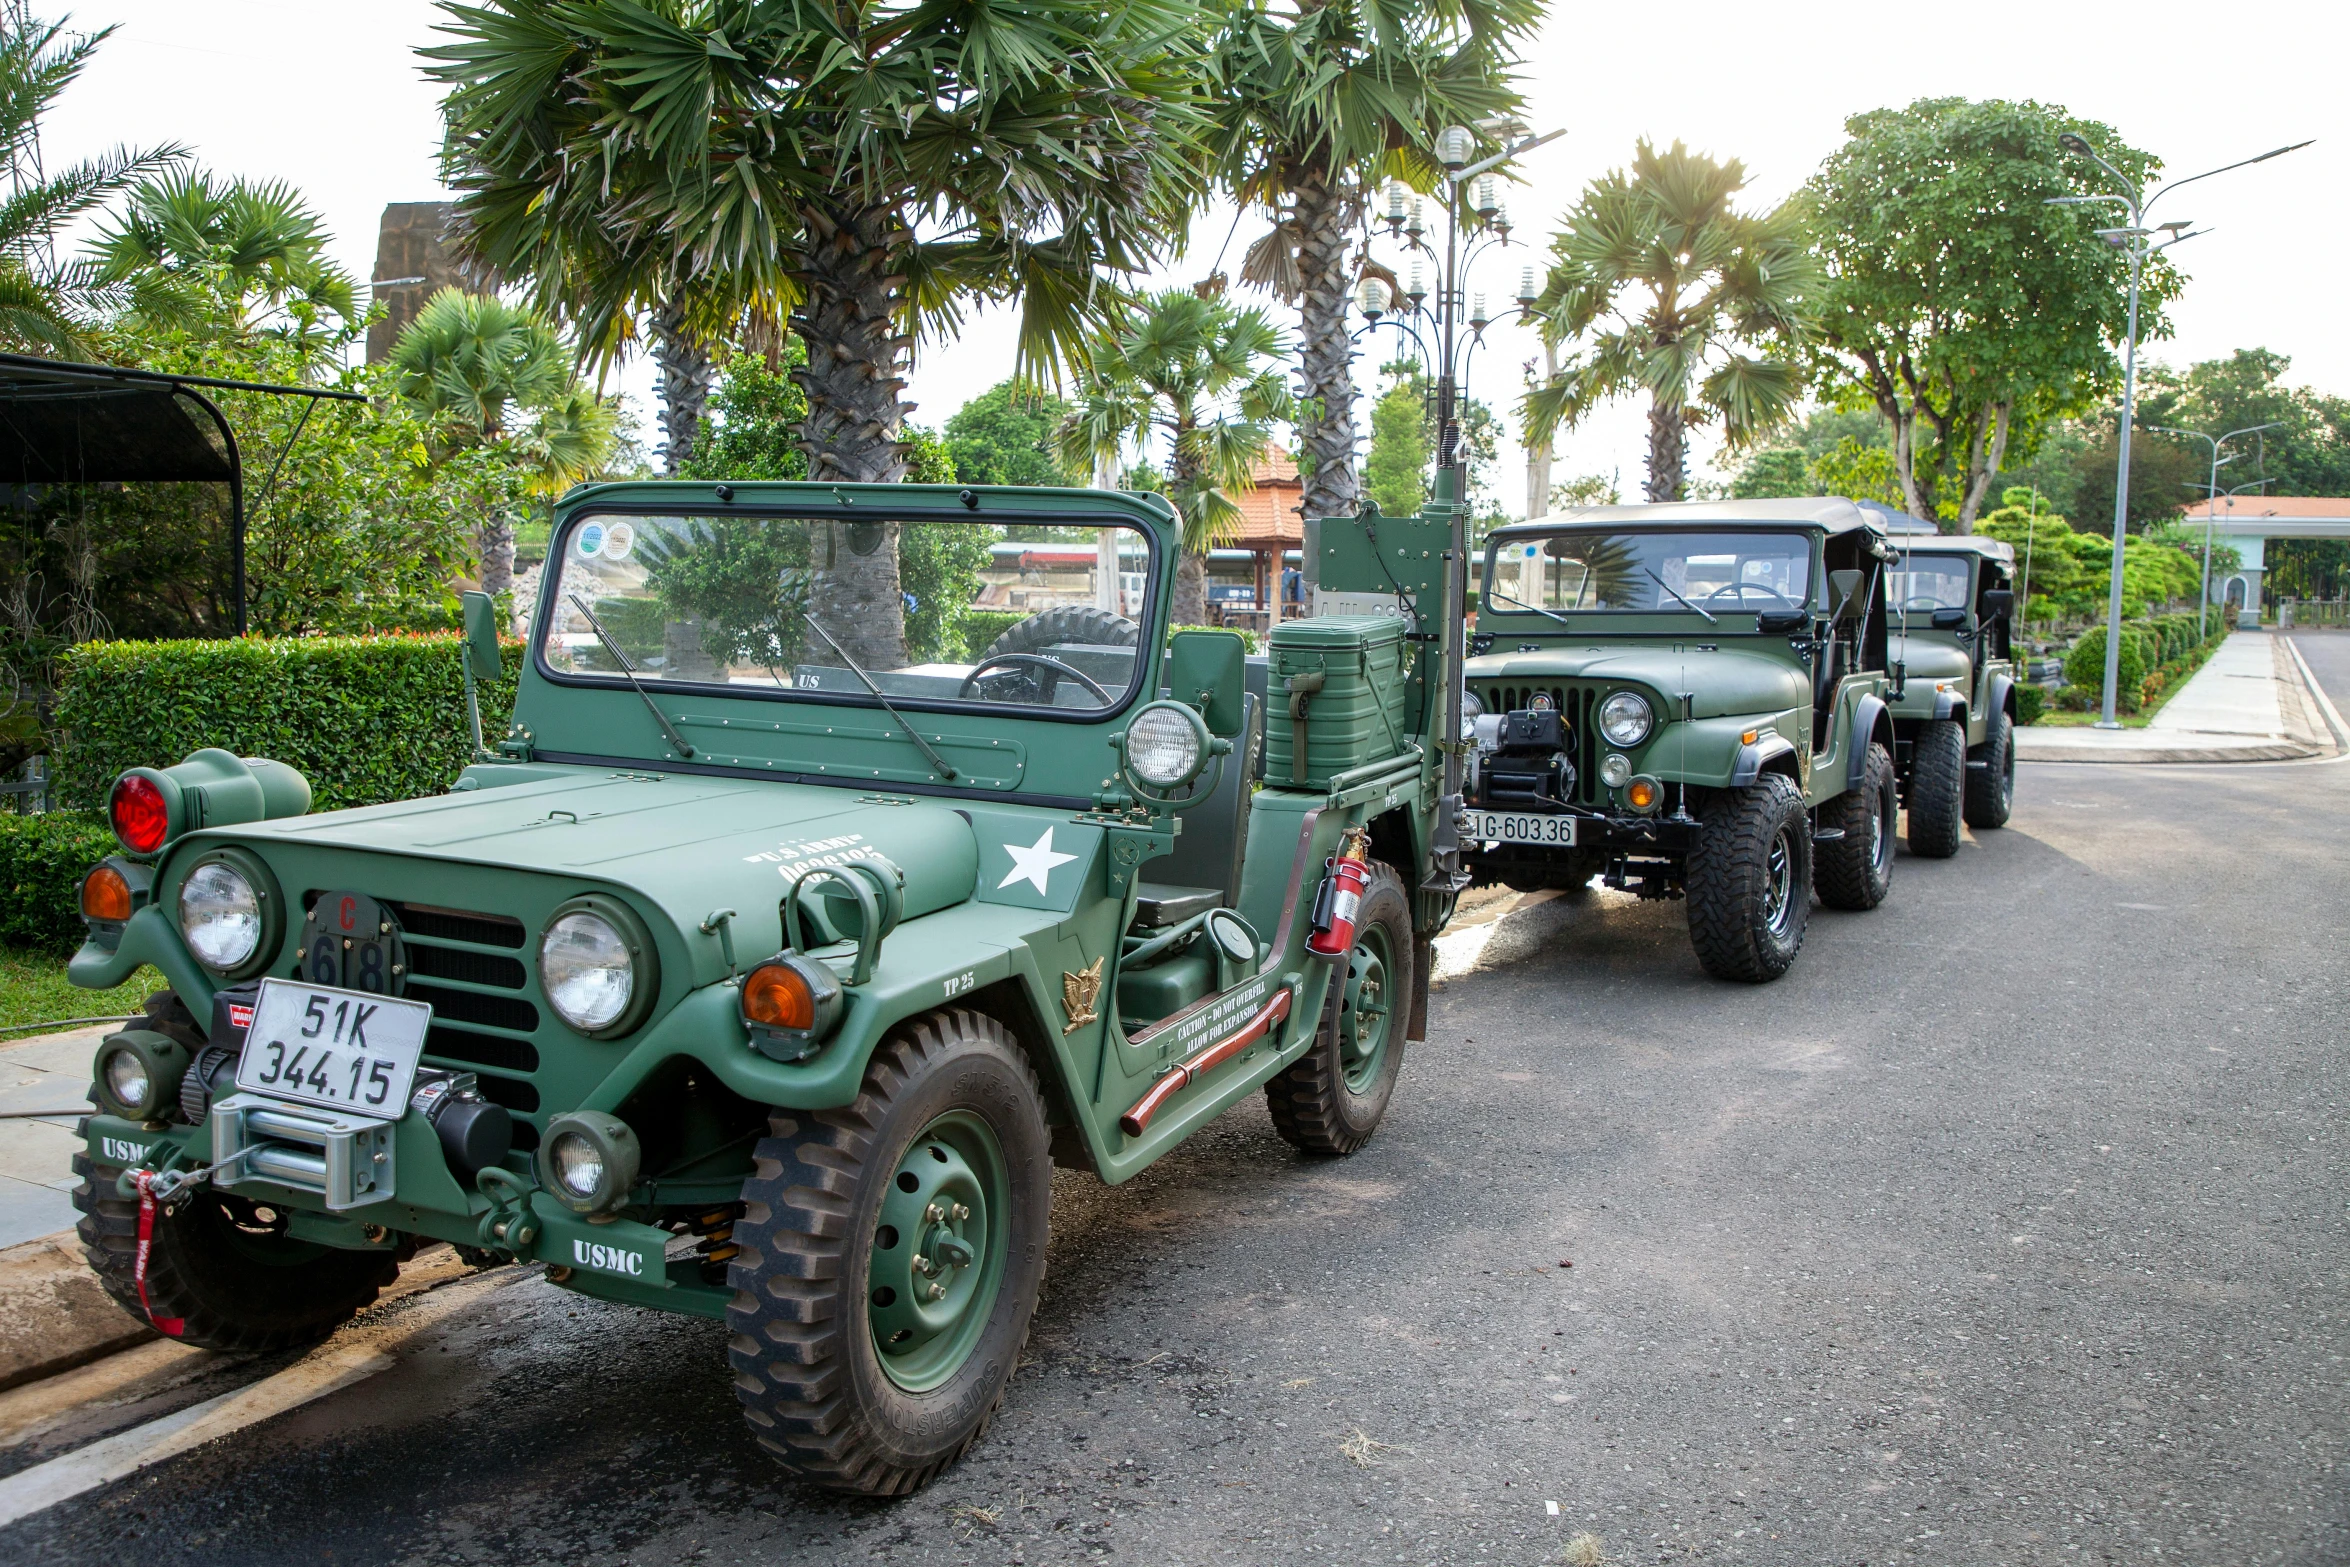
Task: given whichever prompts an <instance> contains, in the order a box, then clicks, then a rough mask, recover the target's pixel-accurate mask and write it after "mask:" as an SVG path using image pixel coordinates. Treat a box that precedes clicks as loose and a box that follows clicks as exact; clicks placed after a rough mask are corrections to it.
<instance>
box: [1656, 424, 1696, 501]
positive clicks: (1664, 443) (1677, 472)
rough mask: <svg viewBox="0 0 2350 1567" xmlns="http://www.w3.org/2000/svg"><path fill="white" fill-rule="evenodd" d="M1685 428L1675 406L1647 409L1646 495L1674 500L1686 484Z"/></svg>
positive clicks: (1661, 499) (1686, 487)
mask: <svg viewBox="0 0 2350 1567" xmlns="http://www.w3.org/2000/svg"><path fill="white" fill-rule="evenodd" d="M1688 433H1689V432H1688V427H1687V424H1686V422H1685V420H1684V419H1683V417H1682V414H1681V410H1680V409H1678V408H1666V407H1662V406H1660V405H1657V404H1653V403H1652V404H1650V405H1649V409H1648V498H1649V499H1650V500H1652V501H1677V500H1679V499H1680V498H1681V496H1682V494H1683V492H1684V491H1686V490H1687V489H1688V487H1689V441H1688Z"/></svg>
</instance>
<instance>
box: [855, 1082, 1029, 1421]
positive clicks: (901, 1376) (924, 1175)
mask: <svg viewBox="0 0 2350 1567" xmlns="http://www.w3.org/2000/svg"><path fill="white" fill-rule="evenodd" d="M1011 1191H1012V1180H1011V1171H1010V1169H1009V1167H1008V1166H1007V1165H1006V1163H1005V1161H1004V1150H1003V1145H1002V1144H1001V1143H1000V1142H999V1141H998V1140H997V1138H996V1134H995V1131H994V1129H993V1128H992V1127H990V1126H989V1125H988V1124H987V1122H986V1121H985V1120H983V1119H981V1118H980V1117H979V1116H978V1115H976V1114H974V1113H973V1112H971V1111H969V1110H949V1111H948V1112H947V1113H946V1114H944V1115H942V1116H940V1117H939V1118H938V1119H936V1120H934V1121H932V1122H931V1123H930V1124H929V1125H928V1126H926V1127H924V1128H923V1129H922V1130H921V1132H920V1133H919V1134H918V1135H917V1136H916V1137H915V1138H914V1140H913V1142H912V1143H911V1144H909V1145H908V1146H907V1148H906V1152H905V1156H904V1157H903V1158H901V1159H900V1160H899V1161H898V1167H897V1169H896V1170H895V1171H893V1172H891V1175H890V1181H889V1190H888V1193H887V1194H886V1195H885V1196H884V1197H883V1198H882V1201H881V1216H880V1219H879V1221H878V1222H877V1223H876V1224H875V1226H874V1230H873V1257H872V1262H871V1264H870V1265H869V1266H868V1268H867V1277H866V1287H865V1303H866V1305H865V1311H866V1320H867V1322H868V1323H869V1324H870V1326H871V1328H872V1332H873V1351H874V1355H875V1358H876V1359H878V1360H879V1361H880V1362H881V1369H882V1370H883V1372H885V1373H886V1374H887V1375H888V1377H889V1379H890V1380H891V1381H892V1382H894V1383H896V1384H897V1385H898V1386H899V1387H901V1388H903V1389H905V1391H907V1392H909V1393H927V1392H930V1391H932V1390H934V1389H936V1388H939V1387H942V1386H944V1385H945V1384H946V1383H947V1382H948V1381H950V1380H952V1379H953V1377H954V1375H955V1373H956V1372H958V1371H960V1370H961V1369H962V1368H963V1363H964V1362H965V1361H966V1360H968V1359H970V1358H971V1351H972V1350H973V1348H974V1347H976V1346H977V1344H978V1343H979V1339H980V1335H981V1334H982V1333H984V1332H985V1331H986V1328H987V1320H988V1317H989V1316H990V1314H991V1313H993V1311H994V1310H995V1302H996V1295H997V1293H998V1292H999V1291H1000V1290H1001V1288H1002V1286H1003V1280H1004V1258H1005V1225H1006V1222H1007V1221H1008V1219H1009V1217H1010V1212H1011Z"/></svg>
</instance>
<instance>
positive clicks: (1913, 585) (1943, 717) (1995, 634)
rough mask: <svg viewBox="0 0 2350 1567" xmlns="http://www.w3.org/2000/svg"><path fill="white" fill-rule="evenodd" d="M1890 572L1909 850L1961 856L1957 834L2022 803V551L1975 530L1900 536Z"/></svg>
mask: <svg viewBox="0 0 2350 1567" xmlns="http://www.w3.org/2000/svg"><path fill="white" fill-rule="evenodd" d="M1896 542H1897V543H1898V544H1899V545H1900V546H1901V547H1902V558H1901V561H1900V563H1899V564H1898V565H1896V566H1894V567H1893V568H1892V570H1891V572H1890V573H1889V583H1890V585H1889V586H1888V588H1887V590H1886V603H1887V604H1888V606H1889V607H1890V609H1891V629H1892V638H1891V642H1890V644H1889V647H1888V651H1889V654H1890V657H1891V660H1892V670H1893V692H1892V696H1891V699H1890V700H1891V705H1892V709H1893V742H1894V743H1893V768H1894V772H1895V773H1896V774H1897V775H1898V776H1899V778H1900V780H1901V798H1902V803H1903V804H1904V805H1906V806H1907V807H1908V808H1909V850H1910V853H1912V854H1920V855H1925V856H1927V857H1929V858H1932V859H1948V858H1949V857H1950V856H1951V855H1953V854H1956V853H1957V852H1958V830H1959V824H1960V823H1961V822H1962V821H1963V822H1964V823H1965V824H1966V825H1967V826H1969V827H1973V828H1977V829H1986V828H1992V827H2004V826H2006V825H2007V817H2008V812H2009V811H2010V810H2011V809H2012V808H2013V806H2014V804H2015V719H2016V697H2015V663H2014V660H2013V657H2012V654H2011V649H2010V637H2011V634H2012V633H2011V629H2010V628H2011V626H2012V623H2013V621H2014V617H2015V550H2014V548H2013V547H2012V546H2010V545H2008V544H2005V543H2003V542H2001V541H2000V540H1998V539H1986V538H1980V537H1972V536H1959V537H1950V538H1935V539H1931V540H1927V539H1923V538H1919V539H1907V538H1904V539H1900V540H1898V541H1896Z"/></svg>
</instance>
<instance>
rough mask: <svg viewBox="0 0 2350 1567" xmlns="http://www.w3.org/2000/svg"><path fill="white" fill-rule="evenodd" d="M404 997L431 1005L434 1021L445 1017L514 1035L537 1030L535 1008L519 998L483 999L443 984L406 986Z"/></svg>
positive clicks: (473, 993)
mask: <svg viewBox="0 0 2350 1567" xmlns="http://www.w3.org/2000/svg"><path fill="white" fill-rule="evenodd" d="M408 994H409V995H410V996H411V997H413V998H414V999H415V1000H418V1001H429V1002H431V1003H432V1015H433V1017H434V1018H435V1019H436V1020H437V1019H440V1018H444V1017H445V1018H449V1019H451V1020H453V1021H455V1022H459V1023H479V1024H483V1025H485V1026H487V1027H490V1028H502V1029H508V1030H511V1031H512V1032H514V1033H517V1034H535V1033H537V1032H538V1027H539V1009H538V1008H537V1007H534V1006H532V1005H531V1004H530V1003H529V1002H527V1001H525V1000H523V999H522V998H521V997H519V996H485V995H483V994H482V993H481V992H480V991H478V990H451V989H449V988H448V987H447V986H446V985H414V984H412V985H410V986H409V987H408Z"/></svg>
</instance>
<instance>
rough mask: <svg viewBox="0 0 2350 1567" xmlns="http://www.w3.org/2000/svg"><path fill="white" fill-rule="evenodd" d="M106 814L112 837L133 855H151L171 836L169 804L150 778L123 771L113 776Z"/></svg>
mask: <svg viewBox="0 0 2350 1567" xmlns="http://www.w3.org/2000/svg"><path fill="white" fill-rule="evenodd" d="M106 814H107V817H108V818H109V819H110V820H111V821H112V822H113V824H114V836H116V837H117V838H120V839H121V840H122V846H123V847H124V848H126V849H128V850H130V851H131V853H133V854H153V853H155V852H156V851H157V850H159V849H161V848H162V847H163V841H164V839H166V838H168V837H170V836H171V807H170V806H168V805H166V804H165V803H164V799H163V791H162V790H161V789H158V788H156V787H155V781H154V780H153V779H151V778H142V777H140V776H139V775H138V774H136V773H125V774H124V775H123V776H122V777H120V778H118V779H116V780H115V783H114V793H113V795H112V796H111V797H110V798H109V799H108V800H107V802H106Z"/></svg>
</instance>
